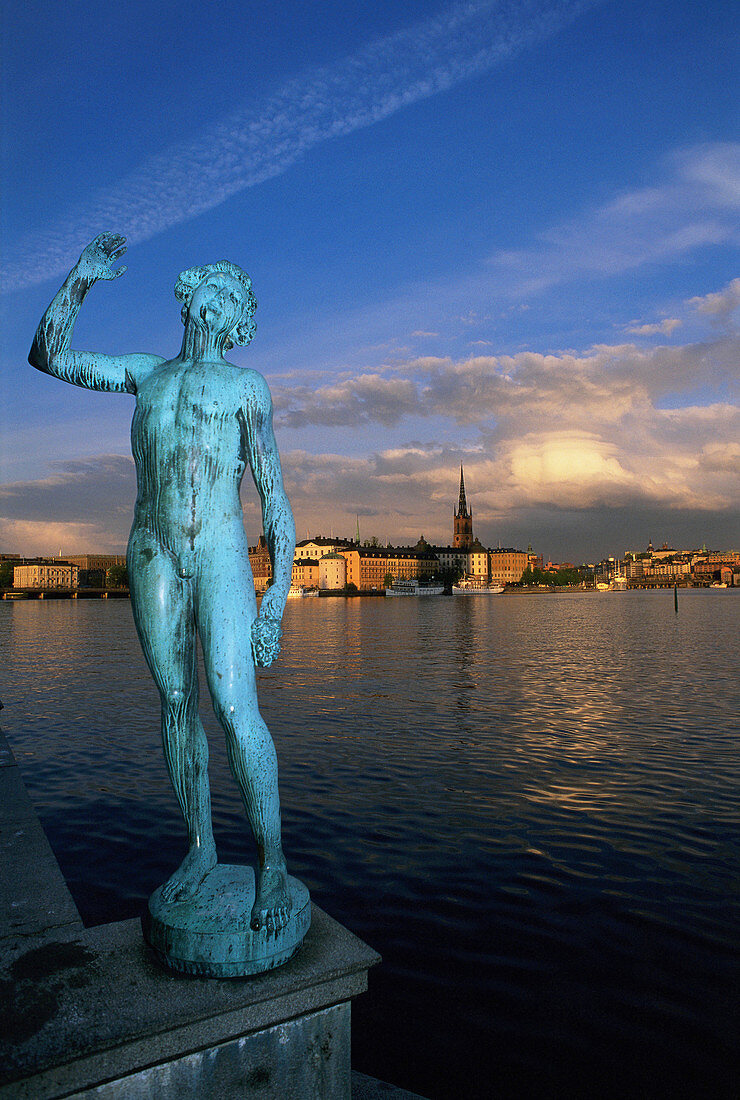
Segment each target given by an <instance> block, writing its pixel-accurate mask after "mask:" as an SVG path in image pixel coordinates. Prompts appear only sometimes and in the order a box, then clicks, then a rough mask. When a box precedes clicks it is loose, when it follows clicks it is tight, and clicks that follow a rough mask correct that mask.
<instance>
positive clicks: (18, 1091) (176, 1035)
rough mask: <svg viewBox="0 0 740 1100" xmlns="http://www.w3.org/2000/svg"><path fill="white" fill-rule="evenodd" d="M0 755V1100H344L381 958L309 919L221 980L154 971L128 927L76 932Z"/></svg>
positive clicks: (328, 922)
mask: <svg viewBox="0 0 740 1100" xmlns="http://www.w3.org/2000/svg"><path fill="white" fill-rule="evenodd" d="M0 750H1V751H0V849H2V851H0V857H2V865H3V875H2V876H0V878H1V879H2V882H0V886H1V887H2V889H0V996H1V997H2V1027H1V1028H0V1100H56V1098H60V1097H76V1098H78V1100H82V1098H85V1100H124V1098H125V1100H175V1098H177V1100H182V1098H183V1097H198V1100H216V1098H217V1100H232V1098H233V1100H236V1098H237V1097H239V1098H240V1100H302V1098H304V1097H306V1098H308V1097H316V1098H320V1100H349V1097H350V1095H351V1083H350V1082H351V1077H350V1005H351V1001H352V998H353V997H355V996H357V995H358V994H359V993H363V992H364V991H365V990H366V989H367V972H368V969H369V967H371V966H373V965H375V963H377V962H379V961H380V960H379V956H378V955H376V953H375V952H374V951H372V950H371V949H370V948H369V947H367V946H366V945H365V944H364V943H362V941H361V940H359V939H357V937H356V936H353V935H352V933H351V932H348V931H347V929H346V928H343V927H342V926H341V925H340V924H337V922H336V921H334V920H332V919H331V917H329V916H327V914H326V913H324V912H322V911H321V909H319V908H317V907H316V906H313V907H312V919H311V927H310V929H309V931H308V933H307V935H306V937H305V940H304V941H303V945H302V946H301V948H300V950H298V951H297V953H296V954H295V956H294V957H293V958H292V959H290V961H289V962H287V963H285V965H284V966H280V967H279V968H278V969H276V970H270V971H268V972H267V973H263V974H257V975H256V976H254V977H251V978H242V979H238V978H237V979H234V978H232V979H229V980H228V981H226V980H223V979H216V978H197V977H189V976H188V977H186V976H182V975H178V974H174V973H172V972H167V971H164V970H163V969H162V967H161V966H160V964H159V962H158V961H157V960H156V958H155V956H154V952H153V951H152V950H151V948H149V947H147V946H146V944H145V943H144V940H143V938H142V934H141V926H140V923H139V921H138V920H129V921H122V922H120V923H117V924H109V925H104V926H102V927H99V928H84V927H83V926H82V923H81V921H80V919H79V916H78V914H77V912H76V909H75V907H74V904H73V903H72V899H71V897H70V895H69V892H68V890H67V888H66V885H65V883H64V879H63V878H62V875H61V874H60V871H59V868H58V866H57V863H56V860H55V859H54V856H53V854H52V852H51V849H50V848H49V845H48V842H47V840H46V837H45V836H44V833H43V830H42V829H41V827H40V825H39V822H38V819H37V818H36V815H35V814H34V812H33V808H32V806H31V805H30V803H29V801H28V797H27V795H26V792H25V788H24V787H23V783H22V781H21V780H20V777H19V775H18V770H17V767H16V766H15V762H14V761H13V759H12V755H11V754H10V753H8V752H7V751H6V749H5V748H4V746H3V744H2V737H1V736H0Z"/></svg>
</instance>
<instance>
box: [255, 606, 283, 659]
mask: <svg viewBox="0 0 740 1100" xmlns="http://www.w3.org/2000/svg"><path fill="white" fill-rule="evenodd" d="M282 632H283V631H282V628H281V626H280V620H279V619H272V618H268V617H264V618H263V617H262V616H261V615H259V616H258V617H257V618H256V619H255V620H254V622H253V623H252V655H253V656H254V663H255V665H256V666H257V668H269V667H270V665H271V664H272V662H273V661H274V660H275V658H276V657H277V655H278V653H279V652H280V636H281V634H282Z"/></svg>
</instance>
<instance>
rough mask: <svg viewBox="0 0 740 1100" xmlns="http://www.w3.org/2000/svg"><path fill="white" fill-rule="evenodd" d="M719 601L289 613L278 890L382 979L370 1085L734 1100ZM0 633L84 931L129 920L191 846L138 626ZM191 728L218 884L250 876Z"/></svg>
mask: <svg viewBox="0 0 740 1100" xmlns="http://www.w3.org/2000/svg"><path fill="white" fill-rule="evenodd" d="M719 596H720V598H719V599H718V598H717V596H716V595H715V594H714V593H686V594H685V596H684V597H683V599H682V605H681V613H680V615H679V616H678V617H676V616H675V614H674V612H673V606H672V600H669V599H668V598H667V597H665V594H663V593H624V594H615V595H613V596H612V595H606V596H604V597H595V596H581V595H574V596H569V595H558V596H557V597H548V596H543V597H533V598H526V597H521V598H519V597H511V598H510V597H501V598H497V599H492V600H463V599H442V598H440V599H438V600H419V601H411V600H410V601H399V600H394V601H390V600H388V601H383V600H334V599H332V600H307V601H291V603H290V604H289V606H288V609H287V613H286V622H285V636H284V650H283V658H282V659H281V662H280V664H279V665H278V666H277V667H276V668H275V669H271V670H268V671H267V672H265V673H263V674H260V695H261V700H262V709H263V713H264V714H265V717H266V719H267V721H268V724H269V726H270V728H271V730H272V731H273V734H274V736H275V740H276V744H277V748H278V754H279V758H280V768H281V791H282V802H283V820H284V829H285V846H286V851H287V852H288V854H289V858H290V861H291V867H292V868H295V870H296V873H299V874H300V875H301V877H304V878H305V879H306V881H307V883H308V885H309V887H310V888H311V890H312V893H313V894H314V896H315V897H316V899H317V901H318V902H319V903H320V904H322V905H323V906H324V907H326V908H327V909H329V910H330V911H331V912H332V914H333V915H335V916H336V917H337V918H338V919H340V920H344V921H345V922H346V923H347V924H348V925H349V926H350V927H352V928H353V929H355V930H356V931H357V932H358V933H359V934H360V935H363V936H364V937H365V938H366V939H367V940H368V941H369V942H370V943H371V944H372V945H373V946H375V947H376V948H378V949H379V950H380V951H381V952H382V954H383V956H384V966H383V968H382V970H381V971H378V972H377V973H376V974H375V975H373V978H372V984H371V989H372V993H371V995H370V996H368V997H367V998H365V999H360V1001H358V1002H357V1004H356V1007H355V1008H354V1009H353V1014H354V1016H355V1031H354V1039H353V1041H354V1053H355V1057H356V1059H359V1062H358V1064H359V1067H360V1068H366V1069H367V1070H368V1071H369V1072H373V1073H375V1074H377V1075H379V1076H382V1077H385V1078H387V1079H391V1080H396V1081H398V1082H400V1083H406V1084H407V1085H408V1086H409V1087H413V1088H415V1089H416V1090H417V1091H419V1092H421V1093H423V1094H425V1095H427V1096H430V1097H437V1096H440V1097H445V1096H455V1097H457V1096H459V1095H460V1093H459V1078H458V1075H457V1072H456V1070H455V1067H457V1066H459V1065H460V1064H461V1062H462V1061H464V1062H465V1064H466V1065H467V1066H468V1079H467V1082H466V1087H467V1090H468V1091H467V1095H469V1096H471V1097H475V1096H481V1097H482V1096H485V1097H488V1096H489V1095H490V1094H491V1081H495V1082H496V1083H497V1086H498V1088H499V1091H500V1092H501V1093H502V1094H503V1095H527V1094H531V1095H541V1094H542V1091H543V1090H549V1091H552V1092H553V1093H554V1094H555V1095H574V1094H582V1095H593V1094H594V1088H593V1086H594V1081H605V1080H609V1079H611V1080H614V1081H617V1082H619V1083H620V1087H621V1088H622V1090H623V1091H626V1092H627V1093H628V1094H629V1093H630V1091H631V1092H632V1094H634V1093H635V1091H637V1084H639V1086H640V1087H643V1086H644V1083H645V1080H649V1081H650V1082H651V1083H652V1089H651V1094H652V1095H661V1090H662V1091H663V1093H665V1092H666V1091H668V1085H670V1084H671V1083H674V1084H675V1086H676V1087H677V1088H678V1090H679V1093H678V1094H685V1092H686V1090H687V1089H688V1088H690V1087H694V1088H695V1090H696V1089H698V1090H699V1092H703V1093H704V1094H706V1093H707V1090H709V1091H710V1092H712V1094H713V1095H722V1094H723V1091H722V1090H723V1088H724V1080H723V1074H725V1075H726V1074H727V1072H728V1065H729V1058H728V1051H729V1045H728V1042H729V1033H728V1023H727V1021H728V1019H730V1017H731V1014H730V1005H731V1001H732V997H733V981H732V970H731V963H730V952H731V949H732V928H731V924H730V910H729V899H730V898H732V896H733V893H732V891H733V875H734V876H736V875H737V867H738V859H737V851H736V848H735V846H734V842H733V836H734V828H735V814H736V791H737V782H738V778H740V775H739V772H740V768H739V766H738V746H737V738H736V726H737V714H738V713H740V687H739V686H738V680H737V677H736V675H735V673H734V670H733V668H732V662H731V661H728V660H727V654H728V653H729V652H731V651H732V648H733V645H734V640H735V638H736V633H737V613H738V608H740V599H738V594H736V593H732V592H722V593H720V594H719ZM0 631H2V642H3V654H4V660H5V673H6V683H5V685H4V688H3V691H2V696H3V700H4V702H5V704H6V710H5V711H4V712H3V718H4V719H5V728H6V731H7V733H8V735H9V737H10V738H11V741H12V743H13V746H14V749H15V751H16V754H17V756H18V758H19V762H20V763H21V764H22V765H23V766H24V767H25V768H26V778H27V780H28V783H29V787H30V789H31V793H32V797H33V798H34V800H35V801H36V803H37V805H38V806H39V808H40V810H41V812H42V816H43V818H44V821H45V824H46V825H47V828H48V830H49V832H50V835H51V839H52V843H53V844H54V846H55V850H56V852H57V855H58V858H59V859H60V862H61V864H62V866H63V869H64V871H65V874H66V875H67V877H68V879H69V881H70V883H71V885H72V888H73V890H74V893H75V897H76V899H77V902H78V905H79V906H80V908H81V910H82V912H83V915H84V917H85V919H86V920H88V922H93V921H103V920H111V919H120V918H121V917H124V916H134V915H136V914H137V913H138V911H139V909H140V906H141V904H142V901H143V899H144V898H145V897H146V896H147V894H148V892H149V891H150V890H151V889H152V888H153V887H154V886H156V885H158V883H159V882H161V881H162V880H163V878H164V877H166V875H167V874H168V873H169V871H171V869H172V868H173V867H174V866H175V865H176V863H177V862H178V861H179V858H180V856H181V850H182V845H183V835H182V825H181V823H180V820H179V815H178V812H177V809H176V805H175V801H174V798H173V796H172V794H171V792H170V790H169V785H168V780H167V775H166V771H165V768H164V763H163V761H162V754H161V750H160V747H159V720H158V699H157V695H156V691H155V689H154V687H153V684H152V683H151V681H150V679H149V676H148V673H147V671H146V668H145V666H144V662H143V659H142V657H141V655H140V652H139V648H138V642H137V640H136V638H135V634H134V631H133V626H132V624H131V616H130V608H129V607H128V605H127V604H126V603H123V602H111V603H107V602H105V603H103V602H101V603H97V602H89V603H88V602H85V603H79V604H78V603H76V602H75V603H72V602H70V603H66V602H61V601H60V602H58V603H51V602H49V603H44V604H36V603H31V602H29V603H20V604H13V603H7V602H4V603H2V604H0ZM202 711H203V716H204V721H205V725H206V728H207V731H208V734H209V739H210V744H211V754H212V755H211V774H212V786H213V791H214V822H215V828H216V835H217V841H218V844H219V850H220V855H221V858H222V859H236V860H239V859H246V858H250V856H251V844H250V842H249V838H248V837H247V836H246V828H245V822H244V817H243V814H242V811H241V806H240V804H239V797H238V792H237V790H236V787H235V785H234V784H233V782H232V781H231V777H230V774H229V770H228V764H227V761H226V756H225V749H224V746H223V738H222V736H221V734H220V730H219V729H218V727H217V724H216V722H215V719H214V718H213V716H212V714H211V712H210V707H209V705H208V701H207V696H206V697H205V698H204V699H203V702H202ZM399 1017H400V1019H402V1020H403V1021H404V1027H403V1028H399V1027H398V1026H397V1019H398V1018H399ZM394 1019H395V1020H396V1022H395V1023H394ZM648 1051H649V1054H650V1059H649V1061H647V1062H646V1061H645V1060H644V1057H643V1056H644V1055H645V1054H646V1052H648ZM630 1066H632V1067H633V1069H630V1068H629V1067H630ZM646 1066H649V1067H650V1071H649V1077H648V1078H646V1077H645V1073H646V1072H647V1070H646V1069H645V1067H646ZM700 1068H701V1072H700ZM641 1072H642V1074H643V1076H642V1077H641V1076H640V1073H641ZM630 1073H631V1074H632V1077H630ZM609 1074H611V1075H612V1076H611V1078H609ZM579 1082H581V1084H582V1085H583V1091H581V1092H580V1093H579ZM589 1085H590V1088H588V1087H587V1086H589ZM710 1085H711V1088H709V1086H710ZM608 1091H609V1089H608V1087H606V1086H604V1087H601V1088H600V1089H599V1092H600V1093H602V1092H604V1093H605V1094H606V1093H608Z"/></svg>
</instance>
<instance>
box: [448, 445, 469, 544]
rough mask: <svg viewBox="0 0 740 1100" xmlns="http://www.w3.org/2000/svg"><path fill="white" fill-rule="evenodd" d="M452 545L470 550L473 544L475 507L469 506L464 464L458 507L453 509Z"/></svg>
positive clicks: (461, 469)
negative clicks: (466, 496)
mask: <svg viewBox="0 0 740 1100" xmlns="http://www.w3.org/2000/svg"><path fill="white" fill-rule="evenodd" d="M452 545H453V546H458V547H460V548H461V549H462V550H469V549H470V547H471V546H472V545H473V509H472V508H468V503H467V500H466V499H465V479H464V477H463V468H462V464H461V466H460V494H459V496H458V501H457V508H455V509H453V519H452Z"/></svg>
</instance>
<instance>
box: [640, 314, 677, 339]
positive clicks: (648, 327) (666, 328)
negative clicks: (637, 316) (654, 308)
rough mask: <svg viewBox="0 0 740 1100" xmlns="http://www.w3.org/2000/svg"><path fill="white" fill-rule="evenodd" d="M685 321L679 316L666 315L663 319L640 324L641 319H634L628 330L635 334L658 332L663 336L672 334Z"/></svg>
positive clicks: (644, 334)
mask: <svg viewBox="0 0 740 1100" xmlns="http://www.w3.org/2000/svg"><path fill="white" fill-rule="evenodd" d="M682 324H683V321H681V320H679V318H678V317H666V318H665V319H664V320H663V321H655V322H649V323H647V324H640V322H639V321H632V322H631V323H630V324H629V325H628V326H627V329H626V331H627V332H629V333H631V334H632V335H633V336H657V335H658V333H660V334H662V335H663V336H670V335H671V333H672V332H675V330H676V329H677V328H680V327H681V325H682Z"/></svg>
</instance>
